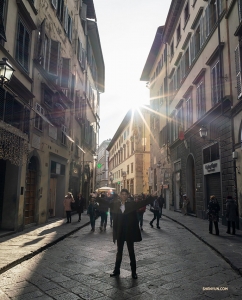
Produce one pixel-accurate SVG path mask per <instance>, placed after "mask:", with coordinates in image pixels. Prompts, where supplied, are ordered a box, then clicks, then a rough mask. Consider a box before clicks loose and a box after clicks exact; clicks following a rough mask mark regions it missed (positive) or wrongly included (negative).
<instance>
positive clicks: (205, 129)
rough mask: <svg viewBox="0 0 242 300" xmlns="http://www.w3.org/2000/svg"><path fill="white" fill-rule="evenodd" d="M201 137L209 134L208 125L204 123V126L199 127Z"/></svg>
mask: <svg viewBox="0 0 242 300" xmlns="http://www.w3.org/2000/svg"><path fill="white" fill-rule="evenodd" d="M199 134H200V137H201V138H203V139H205V138H206V137H207V136H208V129H207V127H206V126H204V125H202V127H201V128H200V129H199Z"/></svg>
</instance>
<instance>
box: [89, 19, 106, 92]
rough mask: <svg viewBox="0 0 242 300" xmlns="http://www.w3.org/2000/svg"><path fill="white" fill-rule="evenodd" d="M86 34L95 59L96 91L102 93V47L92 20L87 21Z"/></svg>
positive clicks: (103, 83)
mask: <svg viewBox="0 0 242 300" xmlns="http://www.w3.org/2000/svg"><path fill="white" fill-rule="evenodd" d="M87 32H88V36H89V40H90V43H91V45H92V51H93V54H94V57H95V61H96V65H97V73H98V82H97V85H98V91H99V92H101V93H104V90H105V65H104V60H103V53H102V47H101V42H100V37H99V32H98V27H97V23H96V22H95V21H93V20H87Z"/></svg>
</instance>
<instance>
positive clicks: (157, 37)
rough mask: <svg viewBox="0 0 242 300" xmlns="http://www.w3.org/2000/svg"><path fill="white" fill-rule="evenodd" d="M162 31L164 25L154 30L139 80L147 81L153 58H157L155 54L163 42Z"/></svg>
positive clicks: (153, 61)
mask: <svg viewBox="0 0 242 300" xmlns="http://www.w3.org/2000/svg"><path fill="white" fill-rule="evenodd" d="M163 31H164V26H159V27H158V28H157V30H156V34H155V38H154V40H153V44H152V46H151V48H150V52H149V55H148V57H147V60H146V63H145V66H144V69H143V71H142V74H141V77H140V81H149V77H150V72H151V69H152V68H153V66H154V63H155V60H156V58H157V54H158V52H159V50H160V48H161V45H162V43H163Z"/></svg>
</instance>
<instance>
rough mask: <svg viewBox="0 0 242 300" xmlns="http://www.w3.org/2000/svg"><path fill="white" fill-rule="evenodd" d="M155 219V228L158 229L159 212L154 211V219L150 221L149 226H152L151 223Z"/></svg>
mask: <svg viewBox="0 0 242 300" xmlns="http://www.w3.org/2000/svg"><path fill="white" fill-rule="evenodd" d="M155 219H156V226H157V227H159V222H160V213H159V210H154V218H153V219H152V220H151V221H150V224H153V222H154V221H155Z"/></svg>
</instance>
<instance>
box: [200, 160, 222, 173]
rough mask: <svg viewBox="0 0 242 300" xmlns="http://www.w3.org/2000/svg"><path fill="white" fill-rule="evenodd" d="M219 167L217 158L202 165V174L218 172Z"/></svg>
mask: <svg viewBox="0 0 242 300" xmlns="http://www.w3.org/2000/svg"><path fill="white" fill-rule="evenodd" d="M220 169H221V168H220V160H219V159H218V160H214V161H212V162H210V163H207V164H204V165H203V173H204V175H208V174H212V173H218V172H220Z"/></svg>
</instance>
